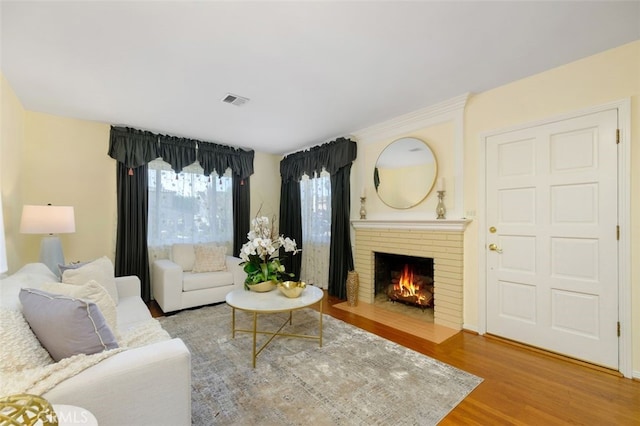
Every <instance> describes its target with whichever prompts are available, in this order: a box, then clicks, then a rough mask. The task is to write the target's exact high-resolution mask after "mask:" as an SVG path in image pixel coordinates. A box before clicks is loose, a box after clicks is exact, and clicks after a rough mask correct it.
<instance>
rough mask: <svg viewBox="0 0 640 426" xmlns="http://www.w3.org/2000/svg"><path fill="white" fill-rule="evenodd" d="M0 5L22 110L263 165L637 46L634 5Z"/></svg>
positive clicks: (5, 51)
mask: <svg viewBox="0 0 640 426" xmlns="http://www.w3.org/2000/svg"><path fill="white" fill-rule="evenodd" d="M0 5H1V9H0V13H1V24H2V27H1V49H2V50H1V56H0V59H1V62H0V67H1V69H2V73H3V74H4V76H5V77H6V78H7V80H8V81H9V84H10V85H11V87H12V88H13V89H14V91H15V92H16V94H17V96H18V98H19V99H20V101H21V102H22V104H23V106H24V107H25V108H26V109H27V110H30V111H40V112H46V113H50V114H55V115H61V116H67V117H76V118H80V119H86V120H96V121H100V122H105V123H109V124H115V125H123V126H130V127H136V128H140V129H147V130H151V131H154V132H157V133H165V134H172V135H177V136H184V137H192V138H196V139H202V140H207V141H211V142H217V143H222V144H227V145H232V146H237V147H244V148H253V149H255V150H256V151H262V152H270V153H289V152H293V151H296V150H299V149H301V148H305V147H309V146H312V145H317V144H320V143H323V142H326V141H329V140H331V139H334V138H336V137H339V136H347V135H349V134H350V133H352V132H356V131H358V130H360V129H363V128H366V127H368V126H371V125H373V124H376V123H379V122H382V121H386V120H388V119H391V118H393V117H397V116H399V115H402V114H405V113H408V112H411V111H415V110H418V109H420V108H423V107H427V106H430V105H433V104H436V103H438V102H441V101H444V100H447V99H450V98H453V97H455V96H458V95H461V94H463V93H466V92H472V93H479V92H482V91H485V90H488V89H491V88H494V87H497V86H500V85H503V84H505V83H508V82H511V81H514V80H517V79H520V78H523V77H526V76H529V75H533V74H536V73H539V72H541V71H544V70H547V69H550V68H552V67H556V66H559V65H562V64H565V63H568V62H571V61H574V60H577V59H580V58H583V57H586V56H589V55H592V54H595V53H598V52H601V51H604V50H607V49H609V48H612V47H615V46H619V45H622V44H625V43H627V42H630V41H633V40H637V39H640V2H638V1H632V2H616V1H604V2H582V1H569V2H557V1H538V2H521V1H517V2H516V1H513V2H505V1H502V2H486V1H467V2H458V1H441V2H435V1H423V2H420V1H414V2H406V1H402V2H399V1H397V2H383V1H354V2H346V1H331V2H329V1H324V2H311V1H303V2H293V1H289V2H273V1H257V2H247V1H234V2H232V1H226V2H214V1H200V2H187V1H170V2H159V1H137V2H136V1H87V2H79V1H75V2H60V1H44V2H33V1H20V2H9V1H2V2H1V3H0ZM228 92H231V93H233V94H237V95H241V96H245V97H248V98H250V99H251V101H250V102H249V103H247V104H245V105H243V106H240V107H236V106H233V105H228V104H224V103H222V102H221V99H222V98H223V97H224V96H225V95H226V93H228Z"/></svg>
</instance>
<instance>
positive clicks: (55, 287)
mask: <svg viewBox="0 0 640 426" xmlns="http://www.w3.org/2000/svg"><path fill="white" fill-rule="evenodd" d="M41 289H42V290H44V291H48V292H50V293H55V294H62V295H65V296H70V297H74V298H76V299H83V300H87V301H89V302H93V303H95V304H96V305H98V309H100V312H102V315H103V316H104V319H105V320H106V321H107V324H109V328H111V331H113V333H114V334H117V333H116V330H117V328H118V311H117V309H116V304H115V303H114V301H113V299H112V298H111V296H109V293H107V290H105V288H104V287H103V286H101V285H100V284H99V283H98V282H97V281H94V280H90V281H88V282H87V283H86V284H84V285H75V284H64V283H44V284H43V285H42V287H41Z"/></svg>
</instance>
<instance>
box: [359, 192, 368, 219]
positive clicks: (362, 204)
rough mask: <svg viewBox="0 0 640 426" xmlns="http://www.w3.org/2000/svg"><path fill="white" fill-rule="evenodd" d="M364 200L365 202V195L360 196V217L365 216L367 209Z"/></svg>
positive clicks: (364, 217)
mask: <svg viewBox="0 0 640 426" xmlns="http://www.w3.org/2000/svg"><path fill="white" fill-rule="evenodd" d="M366 202H367V197H360V219H366V218H367V210H366V209H365V208H364V205H365V203H366Z"/></svg>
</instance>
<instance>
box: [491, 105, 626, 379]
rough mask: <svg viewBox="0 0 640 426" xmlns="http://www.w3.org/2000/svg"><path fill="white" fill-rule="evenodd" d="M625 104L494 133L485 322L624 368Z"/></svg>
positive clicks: (510, 334)
mask: <svg viewBox="0 0 640 426" xmlns="http://www.w3.org/2000/svg"><path fill="white" fill-rule="evenodd" d="M616 128H617V110H615V109H614V110H608V111H604V112H599V113H593V114H588V115H584V116H580V117H576V118H572V119H568V120H563V121H558V122H554V123H549V124H545V125H540V126H536V127H531V128H527V129H523V130H517V131H512V132H508V133H503V134H498V135H494V136H490V137H488V138H487V139H486V162H487V163H486V188H487V191H486V206H487V207H486V209H487V212H486V217H487V228H488V229H486V230H485V232H486V242H487V250H488V252H487V256H486V259H487V269H486V270H487V295H486V296H487V299H486V300H487V332H489V333H491V334H495V335H498V336H502V337H505V338H508V339H512V340H516V341H519V342H522V343H526V344H530V345H533V346H536V347H540V348H544V349H546V350H550V351H553V352H557V353H560V354H564V355H568V356H570V357H574V358H578V359H581V360H584V361H587V362H591V363H595V364H599V365H603V366H606V367H610V368H613V369H618V329H617V325H618V241H617V225H618V223H617V217H618V214H617V205H618V202H617V167H618V166H617V149H618V148H617V144H616Z"/></svg>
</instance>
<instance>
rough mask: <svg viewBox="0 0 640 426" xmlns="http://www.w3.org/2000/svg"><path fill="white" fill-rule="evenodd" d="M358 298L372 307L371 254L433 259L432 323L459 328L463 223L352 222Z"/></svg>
mask: <svg viewBox="0 0 640 426" xmlns="http://www.w3.org/2000/svg"><path fill="white" fill-rule="evenodd" d="M351 223H352V225H353V227H354V228H355V231H356V232H355V234H356V239H355V246H356V250H355V254H354V262H355V269H356V271H357V272H358V275H359V281H360V289H359V293H358V299H359V300H361V301H363V302H366V303H370V304H373V303H374V296H375V288H374V286H375V284H374V279H375V275H374V274H375V272H374V258H375V253H376V252H378V253H389V254H399V255H405V256H417V257H426V258H433V275H434V276H433V279H434V323H435V324H439V325H444V326H447V327H450V328H453V329H455V330H460V329H462V322H463V319H462V309H463V306H462V304H463V297H462V288H463V253H464V229H465V227H466V225H467V223H468V221H467V220H449V219H448V220H423V221H394V220H354V221H352V222H351Z"/></svg>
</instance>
